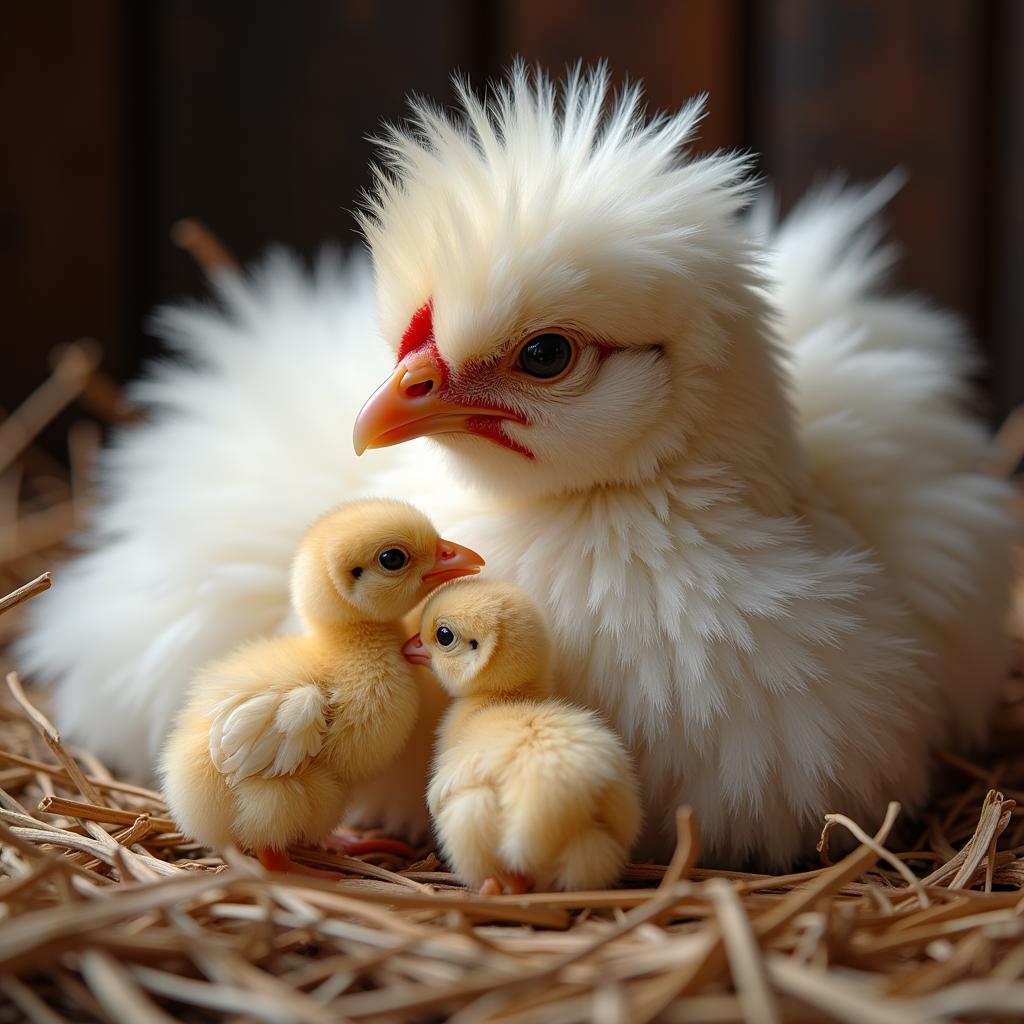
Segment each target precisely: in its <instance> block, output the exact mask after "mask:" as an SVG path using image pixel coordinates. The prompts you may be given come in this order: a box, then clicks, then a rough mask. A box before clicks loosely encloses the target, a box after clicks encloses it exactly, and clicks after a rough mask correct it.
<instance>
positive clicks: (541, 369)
mask: <svg viewBox="0 0 1024 1024" xmlns="http://www.w3.org/2000/svg"><path fill="white" fill-rule="evenodd" d="M462 106H463V110H462V113H461V114H460V115H459V116H458V117H456V118H450V117H448V116H446V115H443V114H441V113H439V112H437V111H435V110H434V109H433V108H430V107H428V106H426V105H418V106H417V107H416V108H415V112H414V119H413V123H412V126H411V127H410V128H409V129H408V130H401V131H395V132H393V133H391V134H389V135H388V137H387V139H386V141H385V143H384V150H385V153H386V158H387V169H386V170H385V171H383V172H382V173H381V174H380V175H379V177H378V185H377V191H376V195H375V198H374V199H373V201H372V206H371V210H370V212H369V213H368V215H367V217H366V219H365V228H366V231H367V234H368V238H369V241H370V245H371V249H372V253H373V258H374V263H375V267H376V285H377V288H376V292H377V310H378V313H379V319H378V320H376V321H375V318H374V313H373V308H372V300H371V280H370V276H369V274H368V273H367V272H366V271H365V270H364V268H363V266H362V264H360V263H356V264H355V265H353V266H352V267H351V268H349V269H341V268H339V267H337V266H335V265H334V264H333V263H331V262H330V261H325V262H324V263H322V264H321V265H320V266H319V267H318V268H317V270H316V272H315V273H314V274H313V276H312V278H311V279H308V280H307V279H306V278H305V277H304V276H303V275H302V274H301V273H300V272H299V271H298V270H296V269H295V268H294V266H293V265H291V264H290V263H288V262H287V261H286V260H284V259H282V258H280V257H277V258H272V259H271V260H269V261H268V262H267V264H266V265H265V266H264V267H263V268H262V269H261V270H259V271H257V273H256V275H255V276H254V277H253V278H252V279H244V278H242V277H240V276H235V275H230V274H228V275H224V276H223V277H222V278H220V279H219V280H218V281H217V286H218V292H219V296H220V299H221V303H222V308H220V309H213V308H191V309H172V310H170V311H168V312H165V313H164V314H163V315H162V318H161V321H160V322H161V325H162V333H163V335H164V337H165V338H166V339H167V341H168V342H169V343H170V344H171V345H172V346H173V347H174V348H176V349H178V350H179V351H181V352H182V353H183V354H184V355H186V356H187V357H188V361H187V362H186V361H181V362H175V363H165V364H163V365H162V366H160V367H159V368H157V369H156V370H155V371H154V372H152V373H151V374H150V375H149V377H148V378H147V379H146V380H145V381H144V382H143V383H142V384H141V385H139V386H138V387H137V388H136V391H135V397H136V399H137V400H139V401H142V402H145V403H146V404H147V406H148V407H149V409H150V413H151V418H150V422H149V423H148V425H145V426H142V427H139V428H137V429H135V430H134V431H132V432H130V433H129V432H126V433H125V434H124V435H122V436H121V437H120V438H119V439H118V441H117V442H116V444H115V445H114V447H113V448H112V450H111V451H110V452H109V453H108V454H107V456H106V461H105V464H104V480H105V496H104V499H103V501H102V503H101V505H100V507H99V509H98V511H97V514H96V525H95V529H94V531H93V534H92V536H91V537H90V538H88V540H87V546H88V548H89V550H88V552H87V553H86V554H85V555H84V556H83V557H82V558H80V559H79V560H78V561H77V562H75V563H73V564H72V565H71V566H70V567H69V568H68V569H67V570H65V572H64V573H63V574H62V577H61V580H60V586H58V587H56V588H55V589H54V591H53V593H52V596H48V597H47V598H46V599H44V600H43V601H40V602H37V604H36V607H35V609H34V620H33V623H32V626H31V629H30V631H29V633H28V634H27V636H26V637H25V639H24V641H23V643H22V645H21V658H22V662H23V664H24V666H25V667H26V669H28V670H30V671H31V672H32V674H33V675H34V676H35V678H37V679H40V680H56V681H57V682H58V690H57V695H56V710H57V716H58V720H59V722H60V724H61V726H62V727H63V728H64V729H65V730H66V732H67V733H68V734H69V735H71V736H73V737H74V738H75V739H77V740H79V741H80V742H85V743H88V744H89V745H90V746H91V747H92V748H93V749H95V750H97V751H98V752H99V753H101V754H104V755H106V756H108V757H111V758H112V759H114V760H117V761H119V762H120V763H122V765H125V766H127V767H129V768H132V769H135V770H136V771H139V772H142V771H145V770H148V769H150V768H151V766H152V764H153V760H154V756H155V752H156V750H157V749H158V747H159V744H160V741H161V739H162V737H163V736H164V734H165V732H166V729H167V725H168V722H169V721H170V718H171V716H172V714H173V713H174V711H175V710H176V709H177V707H178V705H179V704H180V702H181V699H182V693H183V689H184V687H185V685H186V683H187V681H188V680H189V679H190V678H191V677H192V676H193V675H194V673H195V670H196V669H197V668H198V667H199V665H201V664H202V663H203V662H205V661H207V660H209V659H211V658H213V657H216V656H219V655H222V654H223V653H224V652H225V651H227V650H229V649H231V648H232V647H233V646H235V645H236V644H238V643H239V642H240V641H242V640H243V639H245V638H247V637H249V636H252V635H254V634H257V633H259V632H262V631H271V630H275V629H280V628H286V626H285V625H283V620H284V618H285V615H286V609H287V568H288V560H289V555H290V552H291V551H292V549H293V548H294V546H295V544H296V543H297V541H298V539H299V537H300V536H301V534H302V532H303V530H304V529H305V527H306V526H307V524H308V523H309V522H310V521H311V520H312V519H314V518H315V517H316V515H317V514H318V513H319V512H320V511H322V510H323V509H324V508H326V507H328V506H330V505H331V504H333V503H336V502H338V501H341V500H344V499H348V498H352V497H355V496H358V495H360V494H366V493H373V494H393V495H395V496H398V497H402V498H405V499H408V500H409V501H413V502H415V503H417V504H418V505H420V506H421V507H423V508H424V509H425V510H426V511H427V512H428V513H429V514H430V515H431V517H432V518H433V519H434V520H435V521H436V522H437V523H438V524H439V526H440V527H441V528H443V529H444V530H455V529H458V530H459V531H460V532H459V537H460V539H465V541H466V542H467V543H469V544H471V545H472V546H473V547H475V548H477V549H478V550H480V551H482V552H483V553H484V555H485V556H486V557H487V559H488V563H489V566H490V571H491V573H492V574H493V575H494V576H497V577H498V578H501V577H505V578H508V579H510V580H514V581H515V582H517V583H519V584H520V585H521V586H523V587H524V588H526V589H527V590H528V591H529V592H530V593H531V594H532V595H533V596H534V597H535V598H536V599H537V600H539V601H540V602H541V603H542V605H543V606H544V607H545V608H546V609H547V612H548V615H549V621H550V627H551V630H552V633H553V637H554V640H555V644H556V648H557V651H556V661H557V664H556V672H555V675H556V677H557V678H558V679H559V680H562V681H564V685H565V687H566V692H565V693H564V696H566V697H568V698H570V699H572V700H574V701H577V702H581V703H584V704H589V705H591V706H594V707H597V708H600V709H601V710H602V711H603V712H604V713H605V715H606V716H607V717H608V719H609V720H610V721H611V722H612V723H613V724H614V725H616V726H617V728H618V729H619V730H620V732H621V734H622V736H623V737H624V739H625V740H626V742H627V744H628V745H629V746H630V747H631V749H632V751H633V753H634V756H635V759H636V763H637V767H638V770H639V775H640V779H641V785H642V788H643V795H644V798H645V801H646V805H647V821H648V826H647V834H646V836H645V838H644V841H643V844H642V848H641V852H642V853H646V854H649V855H654V856H663V855H665V853H666V852H667V851H668V850H669V849H670V847H671V844H672V827H671V823H672V821H673V812H674V810H675V808H676V807H677V806H678V805H680V804H683V803H689V804H692V805H693V806H694V807H695V809H696V812H697V815H698V818H699V821H700V825H701V829H702V833H703V836H704V841H705V846H706V850H707V857H708V859H709V860H710V861H712V862H717V863H732V864H739V863H743V862H756V863H758V864H760V865H762V866H781V865H785V864H787V863H789V862H791V861H792V860H793V859H794V858H795V857H797V856H798V855H800V854H801V853H802V852H803V851H806V850H807V849H808V848H809V847H810V846H811V843H812V837H813V836H814V835H815V834H816V832H817V830H818V829H819V827H820V823H821V816H822V814H823V813H825V812H828V811H833V810H836V811H843V812H846V813H849V814H852V815H854V816H856V817H857V818H858V819H859V820H861V821H862V822H863V823H864V824H865V825H870V824H871V822H872V820H873V819H875V818H876V817H877V815H878V814H879V813H880V811H881V810H882V809H883V808H884V805H885V802H886V800H887V799H889V798H898V799H900V800H903V801H904V802H905V803H906V804H907V805H909V806H911V807H913V806H914V805H917V804H919V803H920V801H921V800H922V799H923V798H924V797H925V795H926V791H927V785H928V777H929V768H930V765H929V752H930V751H931V750H932V749H934V748H935V747H936V746H938V745H944V744H965V743H971V742H976V741H979V740H980V739H981V738H982V737H983V735H984V732H985V725H986V719H987V717H988V715H989V713H990V710H991V708H992V705H993V701H994V696H995V693H996V691H997V687H998V684H999V682H1000V679H1001V676H1002V672H1003V668H1004V655H1005V645H1004V641H1003V631H1002V622H1001V620H1002V615H1003V609H1004V606H1005V602H1006V595H1007V585H1008V575H1009V546H1010V543H1011V535H1012V530H1011V526H1010V519H1009V516H1008V513H1007V512H1005V511H1004V508H1003V499H1004V491H1003V488H1002V485H1000V484H999V483H997V482H996V481H994V480H992V479H990V478H988V477H986V476H985V475H983V473H982V472H981V466H982V463H983V461H984V459H985V457H986V451H987V446H986V439H985V436H984V433H983V431H982V429H981V428H980V426H979V425H978V424H976V423H975V422H973V421H972V420H971V419H969V418H968V415H967V413H966V412H965V403H966V397H967V396H966V385H965V374H966V372H967V370H968V368H969V366H970V361H969V358H968V355H967V346H966V342H965V339H964V335H963V331H962V329H961V327H960V325H959V324H958V323H957V322H956V321H955V320H953V319H951V318H950V317H947V316H945V315H943V314H940V313H937V312H934V311H932V310H931V309H929V308H927V307H926V306H924V305H923V304H922V303H920V302H918V301H915V300H911V299H907V298H890V297H887V296H884V295H882V294H881V293H880V286H881V283H882V278H883V276H884V272H885V270H886V269H887V265H888V254H887V252H886V251H885V250H884V249H880V248H879V246H878V238H877V235H876V231H875V228H874V227H873V226H872V217H873V216H874V215H875V214H876V213H877V211H878V209H879V208H880V206H881V205H882V204H883V203H884V201H885V199H886V198H887V188H886V186H878V187H876V188H875V189H874V190H871V191H867V192H861V191H847V192H839V191H836V192H831V193H822V194H819V195H818V196H817V197H816V198H814V199H813V200H811V201H809V202H808V203H807V204H805V205H804V206H803V207H802V208H801V209H799V210H798V211H797V212H796V213H795V214H794V215H793V216H792V217H791V218H790V219H789V220H788V221H787V222H786V224H784V225H783V226H782V227H781V228H780V229H779V230H778V231H777V232H773V233H771V234H770V236H769V237H766V238H762V237H761V233H760V230H758V229H756V225H753V224H752V222H751V221H749V220H744V219H743V217H742V211H743V209H744V207H745V206H746V205H747V203H748V201H749V200H750V198H751V188H752V186H751V184H750V179H749V177H748V172H749V165H748V160H747V159H746V158H745V157H742V156H737V155H714V156H709V157H703V158H696V157H692V156H690V155H687V154H686V153H685V152H684V149H683V147H684V146H685V144H686V142H687V140H688V139H690V137H691V136H692V134H693V132H694V129H695V126H696V124H697V122H698V120H699V117H700V112H701V110H700V105H699V104H691V105H689V106H687V107H686V108H684V109H683V110H682V111H680V112H679V113H677V114H675V115H672V116H665V117H658V118H655V119H654V120H651V121H645V120H644V117H643V114H642V112H641V110H640V108H639V98H638V94H637V92H636V91H627V92H626V93H625V94H624V95H623V96H621V97H620V98H618V99H617V100H615V101H613V102H611V103H609V97H608V89H607V84H606V76H605V75H604V73H603V72H599V73H597V74H596V75H593V76H582V75H574V76H570V78H569V80H568V82H567V83H566V85H565V86H564V88H563V89H561V90H560V91H557V90H556V89H554V88H553V87H552V86H551V85H550V84H549V83H548V82H547V81H546V80H544V79H543V78H540V79H537V80H533V81H531V79H530V77H529V76H528V75H527V74H526V73H525V72H524V71H523V70H521V69H517V70H516V71H514V72H513V74H512V77H511V79H510V81H509V82H508V83H507V84H506V85H504V86H502V87H501V88H499V89H498V90H497V91H496V93H495V94H494V96H493V98H492V99H491V101H490V103H489V104H488V105H486V106H485V105H484V104H482V103H481V102H479V101H477V100H476V99H474V98H473V97H472V96H471V95H469V94H468V93H467V92H465V91H463V94H462ZM609 107H610V109H609ZM381 335H382V336H383V338H384V339H385V340H386V342H387V343H388V345H390V346H391V349H392V350H397V351H398V355H399V362H398V366H397V368H395V365H394V361H393V358H394V357H393V354H392V355H389V353H388V349H387V346H386V345H384V344H383V343H382V342H381V341H379V340H378V338H379V337H380V336H381ZM381 380H385V384H384V385H383V386H382V387H381V388H380V390H378V391H377V392H376V394H375V396H374V397H373V399H372V400H371V401H370V402H369V403H368V405H367V407H366V408H365V409H364V410H363V412H362V413H361V414H360V416H359V419H358V422H357V425H356V438H357V442H358V444H359V446H360V447H362V446H363V445H366V446H368V447H374V446H380V445H388V444H394V443H396V442H399V441H403V440H405V439H408V438H413V437H416V436H418V435H421V434H433V435H436V436H435V437H434V438H433V439H432V440H430V441H417V442H415V443H414V444H413V445H408V444H403V445H399V446H398V447H397V448H389V449H388V450H387V451H383V452H372V453H369V454H367V455H366V456H364V458H363V459H362V460H361V461H356V459H355V458H354V456H353V455H352V453H351V446H350V442H349V437H350V436H351V433H352V426H353V420H354V419H355V414H356V411H357V410H358V409H359V406H360V404H361V403H362V401H363V400H364V399H365V398H366V396H367V395H369V394H370V392H371V391H372V390H373V387H374V386H376V385H377V384H378V383H379V382H380V381H381ZM442 455H444V456H445V457H444V458H441V457H440V456H442ZM426 728H427V727H426V726H425V727H424V730H425V729H426ZM421 746H422V747H425V746H426V744H425V743H421ZM421 760H423V758H421ZM409 770H410V769H408V767H407V771H406V777H405V778H402V779H401V780H399V781H388V780H383V781H382V783H381V784H380V785H379V786H378V788H377V794H376V795H377V798H378V803H379V804H380V805H381V806H380V810H381V811H382V812H383V811H384V809H385V807H386V809H387V811H389V812H390V813H388V814H384V813H381V818H382V823H383V824H384V825H385V826H386V827H388V828H389V829H392V830H394V829H397V828H399V827H401V825H402V824H403V823H404V824H405V825H406V826H407V827H412V826H413V825H414V824H415V823H416V822H417V820H418V821H419V823H420V824H422V819H421V818H420V819H417V817H416V816H417V814H421V813H422V804H421V800H420V797H421V792H422V787H421V786H420V784H419V781H418V780H416V779H410V778H409V777H408V772H409ZM389 787H390V788H389ZM382 795H383V797H385V798H386V799H383V800H381V799H380V798H381V796H382ZM403 797H404V798H405V802H404V803H402V798H403ZM372 810H373V808H372V807H368V808H367V809H366V811H365V813H366V815H367V816H372V813H371V812H372ZM397 819H402V820H397Z"/></svg>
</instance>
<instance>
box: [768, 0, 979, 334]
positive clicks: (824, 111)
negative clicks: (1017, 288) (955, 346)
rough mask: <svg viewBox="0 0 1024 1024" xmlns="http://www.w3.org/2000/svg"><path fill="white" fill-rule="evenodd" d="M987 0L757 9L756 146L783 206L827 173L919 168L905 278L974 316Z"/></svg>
mask: <svg viewBox="0 0 1024 1024" xmlns="http://www.w3.org/2000/svg"><path fill="white" fill-rule="evenodd" d="M984 6H985V5H983V4H977V5H976V4H972V3H964V2H961V0H906V2H901V3H890V2H887V0H833V2H831V3H828V4H822V3H817V2H815V0H779V2H777V3H771V4H767V3H766V4H757V5H755V7H754V8H753V10H754V17H755V22H756V23H755V25H754V29H753V39H754V41H755V46H756V56H755V68H756V70H755V74H754V82H753V84H752V92H751V96H752V102H753V104H754V108H755V113H754V119H755V125H756V129H755V135H756V139H755V142H756V145H757V148H758V149H759V150H760V152H761V153H762V154H763V166H764V168H765V171H766V173H767V175H768V177H769V179H770V180H771V181H772V182H773V183H774V184H775V186H776V188H777V189H778V193H779V197H780V200H781V203H782V206H783V208H786V207H788V206H789V205H791V204H792V203H793V202H794V201H795V200H796V199H797V198H799V196H800V195H801V194H803V192H804V191H805V190H806V189H807V188H808V187H809V186H811V185H812V184H813V183H814V182H815V181H816V180H818V179H820V178H821V177H823V176H825V175H827V174H829V173H835V172H842V173H846V174H847V175H848V176H849V177H850V178H851V179H853V180H871V179H874V178H878V177H880V176H882V175H884V174H886V173H887V172H888V171H890V170H891V169H893V168H895V167H901V168H903V169H904V170H905V171H906V172H907V174H908V175H909V180H908V182H907V185H906V186H905V188H904V189H903V192H902V193H901V194H900V195H899V196H898V197H897V198H896V200H895V201H894V202H893V204H892V207H891V211H890V222H891V225H892V229H893V230H892V234H893V237H894V239H895V240H896V241H897V242H898V243H899V244H900V247H901V249H902V250H903V260H902V263H901V271H900V274H901V281H902V283H903V284H905V285H907V286H909V287H911V288H916V289H920V290H922V291H923V292H925V293H927V294H928V295H929V296H930V297H931V298H933V299H934V300H936V301H938V302H940V303H942V304H943V305H946V306H948V307H950V308H952V309H954V310H956V311H958V312H960V313H962V314H967V315H968V316H971V317H973V318H974V319H975V321H977V318H978V313H979V307H980V304H981V297H980V294H979V288H978V282H977V280H976V278H975V268H976V265H977V246H978V241H979V238H980V231H981V229H980V217H981V212H980V211H981V205H980V203H979V201H978V190H979V189H980V188H982V187H983V186H984V183H983V182H981V181H979V180H978V170H979V166H980V165H979V157H978V155H979V153H980V152H981V151H982V149H983V147H984V139H983V137H982V135H983V127H982V125H981V122H980V121H979V118H978V105H979V102H980V100H981V95H982V94H981V76H982V69H981V67H980V60H981V54H982V45H981V44H982V35H983V27H984V24H983V22H984V19H983V12H982V10H981V9H982V8H983V7H984Z"/></svg>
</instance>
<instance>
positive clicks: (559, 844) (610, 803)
mask: <svg viewBox="0 0 1024 1024" xmlns="http://www.w3.org/2000/svg"><path fill="white" fill-rule="evenodd" d="M459 703H460V704H464V703H465V702H459ZM438 749H439V753H438V757H437V761H436V764H435V768H434V777H433V780H432V782H431V786H430V793H429V800H430V809H431V812H432V813H433V815H434V818H435V826H436V828H437V832H438V836H439V838H440V840H441V844H442V847H443V849H444V852H445V855H446V857H447V859H448V861H449V863H450V864H451V866H452V867H453V868H454V870H455V871H456V873H458V874H459V875H460V876H462V877H463V878H464V879H466V880H467V881H468V882H470V883H471V884H473V885H476V886H479V885H481V884H482V883H483V881H484V880H485V879H487V878H489V877H491V876H497V877H500V876H503V875H508V874H511V873H515V874H521V875H525V876H527V877H528V878H529V879H531V880H532V882H533V883H534V885H535V886H536V887H537V888H538V889H591V888H602V887H604V886H607V885H609V884H611V883H612V882H613V881H614V880H615V879H616V877H617V876H618V874H619V872H620V871H621V870H622V867H623V864H624V863H625V860H626V857H627V855H628V852H629V847H630V845H631V844H632V842H633V840H634V839H635V837H636V834H637V831H638V830H639V827H640V811H639V807H640V804H639V797H638V794H637V786H636V781H635V777H634V775H633V771H632V768H631V766H630V764H629V760H628V757H627V755H626V753H625V751H624V750H623V748H622V745H621V744H620V743H619V741H618V740H617V739H616V737H615V736H614V734H613V733H612V732H611V731H610V730H609V729H608V728H607V727H606V726H605V725H603V724H602V723H601V721H600V719H599V718H598V717H597V715H595V714H594V713H593V712H591V711H586V710H583V709H580V708H574V707H571V706H569V705H566V704H563V703H561V702H559V701H554V700H549V701H543V702H541V703H536V702H532V701H523V702H511V703H497V704H491V705H488V706H485V707H480V708H476V709H473V708H469V707H465V706H463V707H458V706H457V707H455V708H453V710H452V711H451V712H450V714H449V717H448V719H447V721H446V722H445V725H444V727H443V729H442V733H441V737H440V742H439V748H438Z"/></svg>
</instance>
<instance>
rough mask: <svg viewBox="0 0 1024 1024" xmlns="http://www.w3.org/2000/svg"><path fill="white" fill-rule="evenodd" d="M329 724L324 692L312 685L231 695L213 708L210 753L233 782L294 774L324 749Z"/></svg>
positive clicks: (217, 765)
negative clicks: (246, 695) (240, 696)
mask: <svg viewBox="0 0 1024 1024" xmlns="http://www.w3.org/2000/svg"><path fill="white" fill-rule="evenodd" d="M326 727H327V723H326V719H325V717H324V701H323V696H322V695H321V693H320V691H319V690H318V689H317V688H316V687H315V686H312V685H306V686H299V687H297V688H296V689H294V690H290V691H288V692H287V693H285V694H280V693H262V694H259V695H258V696H256V697H249V698H248V699H246V700H238V699H235V698H232V699H231V700H228V701H225V702H223V703H222V704H220V705H219V706H218V708H217V709H216V712H215V714H214V719H213V724H212V725H211V727H210V758H211V760H212V761H213V763H214V765H215V766H216V767H217V769H218V770H219V771H221V772H222V773H223V774H225V775H227V776H228V777H229V779H230V780H231V782H232V783H236V782H239V781H240V780H242V779H247V778H250V777H251V776H253V775H262V776H263V778H265V779H269V778H275V777H277V776H282V775H291V774H292V773H293V772H295V771H297V770H298V769H299V768H300V767H302V765H303V764H305V762H306V761H307V760H308V759H309V758H310V757H314V756H315V755H316V754H317V753H318V752H319V750H320V747H321V746H322V745H323V737H324V731H325V729H326Z"/></svg>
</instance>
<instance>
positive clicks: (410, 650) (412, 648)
mask: <svg viewBox="0 0 1024 1024" xmlns="http://www.w3.org/2000/svg"><path fill="white" fill-rule="evenodd" d="M402 654H403V656H404V657H405V660H406V661H408V662H410V663H411V664H413V665H428V666H429V665H430V650H429V648H427V646H426V645H425V644H424V643H423V640H422V639H421V638H420V635H419V633H417V634H416V635H415V636H411V637H409V639H408V640H406V641H405V644H404V645H403V646H402Z"/></svg>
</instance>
